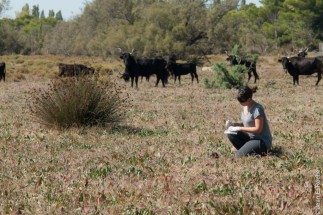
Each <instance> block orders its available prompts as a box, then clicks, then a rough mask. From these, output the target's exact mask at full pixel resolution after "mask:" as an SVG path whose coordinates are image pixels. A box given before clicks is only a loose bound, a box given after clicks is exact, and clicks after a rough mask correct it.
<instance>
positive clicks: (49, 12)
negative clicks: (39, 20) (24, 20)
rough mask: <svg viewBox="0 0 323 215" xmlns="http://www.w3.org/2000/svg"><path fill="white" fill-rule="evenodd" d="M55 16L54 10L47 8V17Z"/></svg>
mask: <svg viewBox="0 0 323 215" xmlns="http://www.w3.org/2000/svg"><path fill="white" fill-rule="evenodd" d="M54 17H55V12H54V10H49V11H48V18H54Z"/></svg>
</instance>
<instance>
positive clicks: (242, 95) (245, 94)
mask: <svg viewBox="0 0 323 215" xmlns="http://www.w3.org/2000/svg"><path fill="white" fill-rule="evenodd" d="M256 91H257V87H253V88H250V87H248V86H243V87H241V88H240V89H239V91H238V95H237V99H238V101H239V102H245V101H247V100H248V99H252V94H253V93H255V92H256Z"/></svg>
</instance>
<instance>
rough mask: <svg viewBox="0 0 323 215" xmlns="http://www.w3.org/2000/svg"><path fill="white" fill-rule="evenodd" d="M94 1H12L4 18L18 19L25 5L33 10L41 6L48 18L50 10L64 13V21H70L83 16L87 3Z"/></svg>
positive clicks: (40, 9)
mask: <svg viewBox="0 0 323 215" xmlns="http://www.w3.org/2000/svg"><path fill="white" fill-rule="evenodd" d="M92 1H93V0H10V9H9V10H8V11H6V12H5V14H4V17H8V18H12V19H14V18H16V13H17V12H20V11H21V9H22V7H23V6H24V5H25V4H28V5H29V9H32V7H33V6H34V5H38V6H39V11H40V12H41V11H42V10H44V12H45V16H46V17H47V16H48V11H49V10H54V12H55V13H57V12H58V11H61V12H62V15H63V19H64V20H69V19H72V18H73V17H75V16H77V15H80V14H82V11H83V9H84V5H85V3H86V2H92Z"/></svg>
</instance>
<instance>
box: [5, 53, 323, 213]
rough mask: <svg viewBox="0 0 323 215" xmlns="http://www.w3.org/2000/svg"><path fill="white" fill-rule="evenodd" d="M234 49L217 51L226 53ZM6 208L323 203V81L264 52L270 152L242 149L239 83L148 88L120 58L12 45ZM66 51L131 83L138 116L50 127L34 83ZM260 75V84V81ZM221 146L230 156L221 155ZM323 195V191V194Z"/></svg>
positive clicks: (186, 209) (262, 90)
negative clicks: (134, 80)
mask: <svg viewBox="0 0 323 215" xmlns="http://www.w3.org/2000/svg"><path fill="white" fill-rule="evenodd" d="M224 59H225V56H215V57H213V58H211V62H212V63H216V62H220V61H222V62H224V61H225V60H224ZM0 60H1V61H5V62H6V63H7V81H6V82H5V83H3V82H1V83H0V213H1V214H313V213H315V214H316V212H317V210H316V209H317V205H318V204H319V203H317V199H318V198H321V196H320V195H319V194H316V192H317V191H318V190H321V192H322V189H321V188H322V187H317V186H315V184H317V182H318V181H319V183H320V182H321V178H322V177H321V174H322V173H321V170H322V166H323V165H322V164H323V157H322V152H323V127H322V122H323V102H322V98H323V81H321V83H320V84H319V86H314V84H315V82H316V80H317V78H316V77H315V76H310V77H307V76H301V77H300V86H293V85H292V77H291V76H289V75H288V74H285V73H284V72H283V71H282V66H281V64H279V63H278V62H277V60H278V58H277V57H270V56H266V57H260V59H259V61H258V72H259V76H260V81H259V83H257V86H258V91H257V93H256V94H255V95H254V99H255V100H256V101H258V102H260V103H262V104H263V105H264V107H265V111H266V114H267V117H268V119H269V121H270V126H271V130H272V133H273V138H274V140H273V149H272V150H271V151H270V154H269V155H268V156H266V157H262V158H259V157H254V156H252V157H245V158H241V159H235V158H234V149H233V148H232V147H231V145H230V144H229V142H228V140H227V139H226V137H225V135H224V134H223V131H224V121H225V120H226V119H231V120H239V118H240V111H241V109H240V108H241V107H240V105H239V103H238V102H237V101H236V99H235V95H236V90H222V89H205V88H204V87H203V79H204V78H209V79H211V78H213V77H214V74H213V72H211V71H208V72H202V71H201V68H199V69H198V74H199V78H200V83H199V84H196V82H194V84H193V85H191V83H190V82H191V80H190V77H189V76H184V77H182V84H181V85H178V84H174V83H173V80H169V85H168V86H167V87H166V88H163V87H161V85H160V86H159V87H154V81H155V77H153V78H151V81H150V82H146V81H143V82H142V83H140V84H139V88H138V89H135V88H131V87H130V83H124V82H123V80H121V79H119V78H118V77H119V72H121V71H122V69H123V65H122V62H120V61H114V60H105V61H103V60H101V59H93V58H81V57H75V58H65V57H62V56H29V57H28V56H1V59H0ZM58 62H65V63H74V62H77V63H85V64H91V65H92V66H94V67H95V68H96V69H97V70H98V71H99V73H100V76H101V79H102V80H104V79H105V78H112V79H115V80H116V81H117V82H118V83H120V85H121V86H124V90H125V91H126V92H128V93H129V95H130V98H131V100H132V101H131V103H132V106H131V108H130V109H129V111H128V113H127V119H126V121H125V122H124V124H122V125H121V126H120V127H118V128H115V129H104V128H73V129H70V130H66V131H58V130H49V129H47V128H45V127H42V126H41V125H39V124H38V123H36V122H35V121H34V120H33V118H32V117H31V115H30V113H29V110H28V108H27V106H26V96H27V92H28V91H29V90H30V89H33V88H39V87H43V86H46V84H47V83H48V80H49V79H51V78H56V76H57V74H58V67H57V63H58ZM252 86H253V84H252ZM212 152H217V153H218V154H219V157H218V158H217V157H213V156H211V154H212ZM320 203H321V205H322V202H320Z"/></svg>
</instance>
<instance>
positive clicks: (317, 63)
mask: <svg viewBox="0 0 323 215" xmlns="http://www.w3.org/2000/svg"><path fill="white" fill-rule="evenodd" d="M279 62H281V63H282V65H283V68H284V69H285V70H287V72H288V73H289V74H290V75H291V76H293V83H294V85H295V83H297V84H298V85H299V75H312V74H314V73H317V82H316V84H315V85H318V83H319V82H320V80H321V76H322V72H323V63H322V60H320V57H315V58H303V57H291V58H288V57H282V58H281V59H279Z"/></svg>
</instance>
